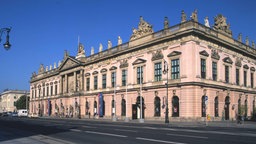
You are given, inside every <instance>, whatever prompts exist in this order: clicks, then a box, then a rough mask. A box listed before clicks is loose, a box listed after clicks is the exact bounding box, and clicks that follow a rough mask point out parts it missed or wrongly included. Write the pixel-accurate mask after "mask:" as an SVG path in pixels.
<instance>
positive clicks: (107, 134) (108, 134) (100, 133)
mask: <svg viewBox="0 0 256 144" xmlns="http://www.w3.org/2000/svg"><path fill="white" fill-rule="evenodd" d="M85 132H86V133H91V134H99V135H106V136H114V137H127V136H125V135H118V134H112V133H102V132H95V131H85Z"/></svg>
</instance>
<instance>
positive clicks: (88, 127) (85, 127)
mask: <svg viewBox="0 0 256 144" xmlns="http://www.w3.org/2000/svg"><path fill="white" fill-rule="evenodd" d="M82 127H84V128H96V127H92V126H82Z"/></svg>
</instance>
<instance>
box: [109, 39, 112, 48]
mask: <svg viewBox="0 0 256 144" xmlns="http://www.w3.org/2000/svg"><path fill="white" fill-rule="evenodd" d="M110 48H112V42H111V41H110V40H108V49H110Z"/></svg>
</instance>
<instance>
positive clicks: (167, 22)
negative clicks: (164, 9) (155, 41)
mask: <svg viewBox="0 0 256 144" xmlns="http://www.w3.org/2000/svg"><path fill="white" fill-rule="evenodd" d="M168 28H169V20H168V17H164V29H168Z"/></svg>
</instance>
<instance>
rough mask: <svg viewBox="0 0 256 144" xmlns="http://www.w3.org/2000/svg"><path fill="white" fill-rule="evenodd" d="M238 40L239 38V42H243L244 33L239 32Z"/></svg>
mask: <svg viewBox="0 0 256 144" xmlns="http://www.w3.org/2000/svg"><path fill="white" fill-rule="evenodd" d="M237 40H238V41H239V42H242V34H241V33H239V34H238V38H237Z"/></svg>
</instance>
